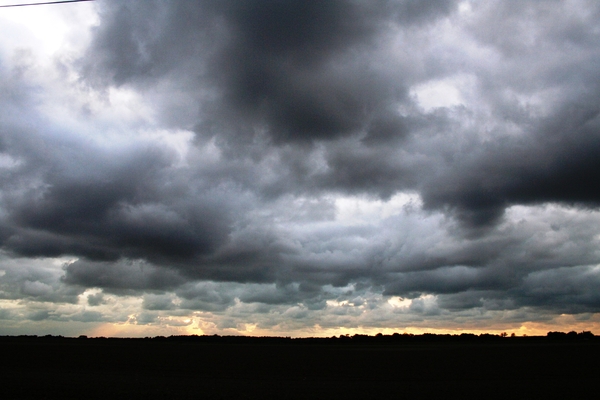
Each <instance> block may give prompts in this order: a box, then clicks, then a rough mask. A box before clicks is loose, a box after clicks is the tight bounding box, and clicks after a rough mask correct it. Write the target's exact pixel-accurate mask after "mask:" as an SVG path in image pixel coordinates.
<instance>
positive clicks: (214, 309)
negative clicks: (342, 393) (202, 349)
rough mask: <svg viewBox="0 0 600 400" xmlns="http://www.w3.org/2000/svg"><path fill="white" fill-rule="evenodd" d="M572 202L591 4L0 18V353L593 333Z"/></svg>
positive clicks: (5, 14) (588, 125)
mask: <svg viewBox="0 0 600 400" xmlns="http://www.w3.org/2000/svg"><path fill="white" fill-rule="evenodd" d="M14 3H15V2H13V1H7V0H1V1H0V5H5V4H14ZM17 3H19V2H17ZM598 182H600V3H598V2H596V1H592V0H589V1H584V0H564V1H554V0H548V1H543V2H541V1H525V0H519V1H516V0H515V1H513V0H503V1H496V0H489V1H475V0H473V1H471V0H465V1H451V0H435V1H427V2H420V1H416V0H370V1H366V0H365V1H361V0H326V1H319V2H301V1H291V0H248V1H243V2H242V1H237V0H219V1H217V0H198V1H183V0H181V1H173V0H169V1H167V0H145V1H133V0H98V1H93V2H80V3H71V4H61V5H45V6H30V7H16V8H0V335H17V334H30V335H33V334H36V335H45V334H53V335H65V336H78V335H82V334H84V335H88V336H142V337H144V336H156V335H165V336H166V335H179V334H198V335H202V334H207V335H212V334H220V335H260V336H264V335H268V336H291V337H304V336H333V335H341V334H355V333H360V334H375V333H379V332H381V333H384V334H389V333H394V332H399V333H403V332H408V333H423V332H432V333H462V332H473V333H481V332H489V333H499V332H509V333H515V334H517V335H539V334H542V335H544V334H546V332H548V331H571V330H575V331H583V330H589V331H592V332H595V333H600V246H599V245H600V209H599V206H600V185H599V184H598Z"/></svg>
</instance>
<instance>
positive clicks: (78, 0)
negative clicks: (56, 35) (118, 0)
mask: <svg viewBox="0 0 600 400" xmlns="http://www.w3.org/2000/svg"><path fill="white" fill-rule="evenodd" d="M84 1H94V0H61V1H45V2H43V3H24V4H7V5H4V6H0V8H8V7H25V6H43V5H48V4H63V3H81V2H84Z"/></svg>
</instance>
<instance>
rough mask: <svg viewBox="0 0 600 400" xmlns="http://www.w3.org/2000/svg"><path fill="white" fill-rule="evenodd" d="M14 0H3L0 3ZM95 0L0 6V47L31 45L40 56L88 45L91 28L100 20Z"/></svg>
mask: <svg viewBox="0 0 600 400" xmlns="http://www.w3.org/2000/svg"><path fill="white" fill-rule="evenodd" d="M7 4H14V2H12V1H7V0H2V1H0V5H7ZM95 7H96V6H95V5H94V4H93V2H81V3H73V4H57V5H41V6H31V7H14V8H2V9H0V21H2V23H1V24H0V44H1V46H0V48H2V49H6V48H10V47H17V48H19V47H20V48H23V47H26V48H29V49H31V50H32V51H33V52H34V54H35V55H36V56H39V57H40V58H41V59H45V58H47V57H52V56H54V55H55V54H56V53H57V52H58V51H64V52H72V51H77V50H81V49H82V48H83V47H84V46H86V45H87V43H88V41H89V38H90V34H89V31H88V28H89V27H91V26H93V25H96V24H98V22H99V19H98V16H97V14H96V11H95V10H96V8H95Z"/></svg>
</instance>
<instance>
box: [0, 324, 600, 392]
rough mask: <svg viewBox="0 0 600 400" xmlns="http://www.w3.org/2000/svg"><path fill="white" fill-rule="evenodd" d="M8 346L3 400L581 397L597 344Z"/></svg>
mask: <svg viewBox="0 0 600 400" xmlns="http://www.w3.org/2000/svg"><path fill="white" fill-rule="evenodd" d="M351 339H352V338H342V339H337V340H333V339H324V340H317V339H312V340H310V339H304V340H294V339H285V338H279V339H276V338H270V339H269V338H262V339H261V338H259V339H250V338H235V337H170V338H153V339H104V338H96V339H85V338H62V337H0V357H1V363H0V365H1V367H0V382H1V383H0V399H6V400H9V399H134V398H136V399H137V398H139V399H148V398H150V399H244V398H249V399H311V398H314V399H379V398H398V399H402V398H410V399H413V398H414V399H418V398H420V399H426V398H451V397H452V398H484V399H489V398H519V399H529V398H530V399H541V398H575V397H578V396H584V395H585V396H586V398H587V397H589V396H590V395H591V394H592V393H597V390H598V388H599V384H600V374H599V372H600V368H599V363H600V340H599V339H600V338H598V337H591V338H585V339H582V338H579V339H578V340H566V339H564V338H563V339H552V338H546V337H539V338H535V337H528V338H519V337H517V338H499V337H491V336H490V337H488V338H481V337H471V338H460V337H459V338H440V337H434V336H430V337H424V336H422V337H413V338H396V339H398V340H392V339H393V338H391V337H388V339H387V340H386V338H385V337H383V338H381V337H380V338H379V340H376V339H375V338H368V337H366V338H365V337H363V338H360V337H355V338H354V339H353V340H351Z"/></svg>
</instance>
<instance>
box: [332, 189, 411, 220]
mask: <svg viewBox="0 0 600 400" xmlns="http://www.w3.org/2000/svg"><path fill="white" fill-rule="evenodd" d="M334 202H335V206H336V209H337V214H336V221H337V222H338V223H342V224H345V225H357V224H370V223H373V222H375V221H378V220H381V219H385V218H388V217H391V216H394V215H398V214H400V213H402V212H404V211H406V209H407V208H410V207H416V208H420V207H421V205H422V201H421V197H420V196H419V195H418V194H417V193H404V192H402V193H397V194H396V195H394V196H392V197H391V198H390V199H389V200H387V201H382V200H375V199H367V198H362V197H358V196H347V197H337V198H335V200H334Z"/></svg>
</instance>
